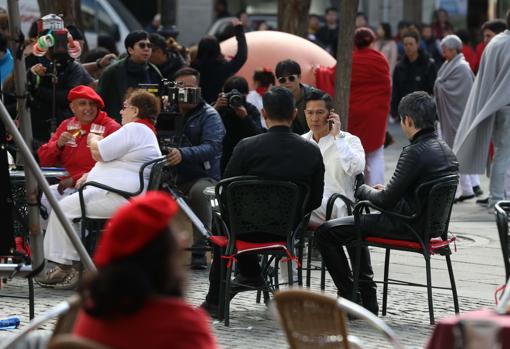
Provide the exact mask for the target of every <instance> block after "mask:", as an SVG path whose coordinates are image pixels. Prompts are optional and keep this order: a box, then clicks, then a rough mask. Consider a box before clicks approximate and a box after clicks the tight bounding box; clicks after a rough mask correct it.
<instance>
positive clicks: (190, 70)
mask: <svg viewBox="0 0 510 349" xmlns="http://www.w3.org/2000/svg"><path fill="white" fill-rule="evenodd" d="M189 75H192V76H194V77H196V78H197V84H200V72H199V71H198V70H196V69H194V68H190V67H184V68H181V69H179V70H178V71H176V72H175V74H174V80H175V79H177V78H178V77H181V76H189Z"/></svg>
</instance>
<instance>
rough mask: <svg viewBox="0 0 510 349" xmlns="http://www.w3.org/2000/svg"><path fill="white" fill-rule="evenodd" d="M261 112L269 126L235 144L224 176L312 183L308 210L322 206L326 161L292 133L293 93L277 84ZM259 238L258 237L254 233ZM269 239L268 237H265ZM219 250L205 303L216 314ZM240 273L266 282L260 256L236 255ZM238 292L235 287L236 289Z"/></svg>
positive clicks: (248, 281)
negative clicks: (247, 176) (266, 130)
mask: <svg viewBox="0 0 510 349" xmlns="http://www.w3.org/2000/svg"><path fill="white" fill-rule="evenodd" d="M263 105H264V108H263V109H262V114H263V116H264V119H265V120H266V123H267V126H268V127H269V130H268V132H267V133H263V134H260V135H257V136H253V137H249V138H245V139H243V140H241V141H240V142H239V143H238V144H237V146H236V147H235V148H234V152H233V154H232V156H231V158H230V161H229V163H228V165H227V168H226V170H225V173H224V178H229V177H235V176H243V175H252V176H259V177H263V178H269V179H277V180H289V181H297V182H304V183H306V184H308V185H309V187H310V197H309V199H308V204H307V208H306V210H307V212H310V211H312V210H314V209H315V208H317V207H319V206H320V205H321V202H322V192H323V190H324V164H323V162H322V155H321V153H320V150H319V148H318V147H317V146H315V145H314V144H312V143H311V142H308V141H306V140H305V139H303V138H301V137H300V136H298V135H297V134H294V133H292V131H291V129H290V125H291V124H292V121H293V120H294V118H295V117H296V109H295V107H294V100H293V97H292V93H290V92H289V91H288V90H287V89H285V88H281V87H275V88H273V89H272V90H271V91H270V92H267V93H266V94H265V95H264V97H263ZM253 238H254V240H253V241H257V240H256V239H257V237H256V236H254V237H253ZM266 241H267V240H266ZM219 256H220V251H219V248H217V247H215V250H214V258H213V264H212V266H211V272H210V274H209V282H210V285H209V292H208V294H207V297H206V301H205V302H204V303H203V304H202V307H203V308H204V309H206V310H207V311H209V313H210V314H211V315H212V316H214V315H216V313H217V310H218V304H219V299H218V296H219V294H218V293H219V287H220V262H221V259H220V257H219ZM236 258H237V261H238V263H239V264H238V265H239V273H240V274H239V276H238V277H237V278H236V279H237V280H236V282H238V283H241V284H244V285H252V286H260V285H264V280H263V278H262V276H261V269H260V266H259V264H258V258H257V256H256V255H253V254H242V255H239V256H237V257H236ZM234 293H235V291H234Z"/></svg>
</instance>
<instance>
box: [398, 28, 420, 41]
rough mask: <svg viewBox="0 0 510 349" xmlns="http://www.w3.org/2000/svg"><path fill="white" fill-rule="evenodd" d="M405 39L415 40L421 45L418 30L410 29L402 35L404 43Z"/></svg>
mask: <svg viewBox="0 0 510 349" xmlns="http://www.w3.org/2000/svg"><path fill="white" fill-rule="evenodd" d="M405 38H413V39H414V40H416V43H417V44H419V43H420V33H418V31H417V30H416V29H408V30H406V31H405V32H404V34H402V41H404V39H405Z"/></svg>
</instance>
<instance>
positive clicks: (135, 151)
mask: <svg viewBox="0 0 510 349" xmlns="http://www.w3.org/2000/svg"><path fill="white" fill-rule="evenodd" d="M159 112H160V101H159V99H158V98H157V97H156V96H154V95H153V94H151V93H149V92H146V91H143V90H135V91H133V92H132V93H131V94H130V95H129V96H128V98H127V99H126V100H125V102H124V107H123V108H122V110H121V112H120V113H121V115H122V127H121V128H120V129H118V130H117V131H115V132H113V133H112V134H110V135H109V136H108V137H106V138H103V137H102V136H100V135H97V134H94V133H89V134H88V136H87V142H88V145H89V147H90V152H91V154H92V158H93V159H94V160H96V161H97V162H96V164H95V165H94V167H93V168H92V170H90V172H89V173H88V174H87V173H86V174H84V175H83V176H82V177H81V178H80V179H79V180H78V181H77V182H76V188H79V187H80V186H81V185H83V183H85V182H86V181H94V182H99V183H102V184H105V185H107V186H109V187H113V188H116V189H119V190H123V191H127V192H136V191H137V190H139V187H140V180H139V170H140V167H141V166H142V165H143V164H144V163H145V162H147V161H150V160H153V159H155V158H158V157H160V156H161V151H160V149H159V145H158V140H157V138H156V130H155V127H154V124H155V121H156V118H157V116H158V115H159ZM145 175H146V178H145V182H146V183H145V184H147V181H148V176H149V173H146V174H145ZM83 195H84V199H85V203H86V205H87V215H88V216H89V217H94V218H109V217H110V216H111V215H112V214H113V213H114V212H115V211H116V209H117V208H118V207H120V206H121V205H122V204H123V203H125V202H126V199H124V198H123V197H121V196H120V195H118V194H115V193H112V192H107V191H104V190H102V189H99V188H95V187H87V188H86V189H85V190H84V192H83ZM59 203H60V206H61V208H62V211H64V213H65V214H66V216H67V218H68V219H69V220H70V221H72V219H73V218H78V217H80V216H81V209H80V200H79V195H78V193H74V194H72V195H70V196H68V197H66V198H64V199H62V200H61V201H60V202H59ZM44 256H45V257H46V259H47V260H48V262H49V263H47V265H46V268H45V270H43V271H42V272H41V273H40V274H39V275H38V276H37V277H36V281H37V283H39V284H40V285H41V286H43V287H53V288H59V289H73V288H75V287H76V284H77V282H78V279H79V272H78V271H79V260H80V258H79V256H78V253H77V251H76V250H75V249H74V247H73V245H72V243H71V240H70V239H69V238H68V237H67V235H66V232H65V231H64V228H63V226H62V224H61V223H60V221H59V220H58V218H57V216H56V214H55V212H52V213H51V214H50V217H49V219H48V228H47V230H46V235H45V237H44Z"/></svg>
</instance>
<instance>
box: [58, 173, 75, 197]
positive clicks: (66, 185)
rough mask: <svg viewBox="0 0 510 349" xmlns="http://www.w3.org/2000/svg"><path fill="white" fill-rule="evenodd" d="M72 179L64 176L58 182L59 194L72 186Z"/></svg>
mask: <svg viewBox="0 0 510 349" xmlns="http://www.w3.org/2000/svg"><path fill="white" fill-rule="evenodd" d="M73 184H74V181H73V179H72V178H71V177H67V178H64V179H62V180H61V181H60V183H58V186H57V190H58V193H59V194H60V195H64V190H66V189H67V188H72V187H73Z"/></svg>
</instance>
